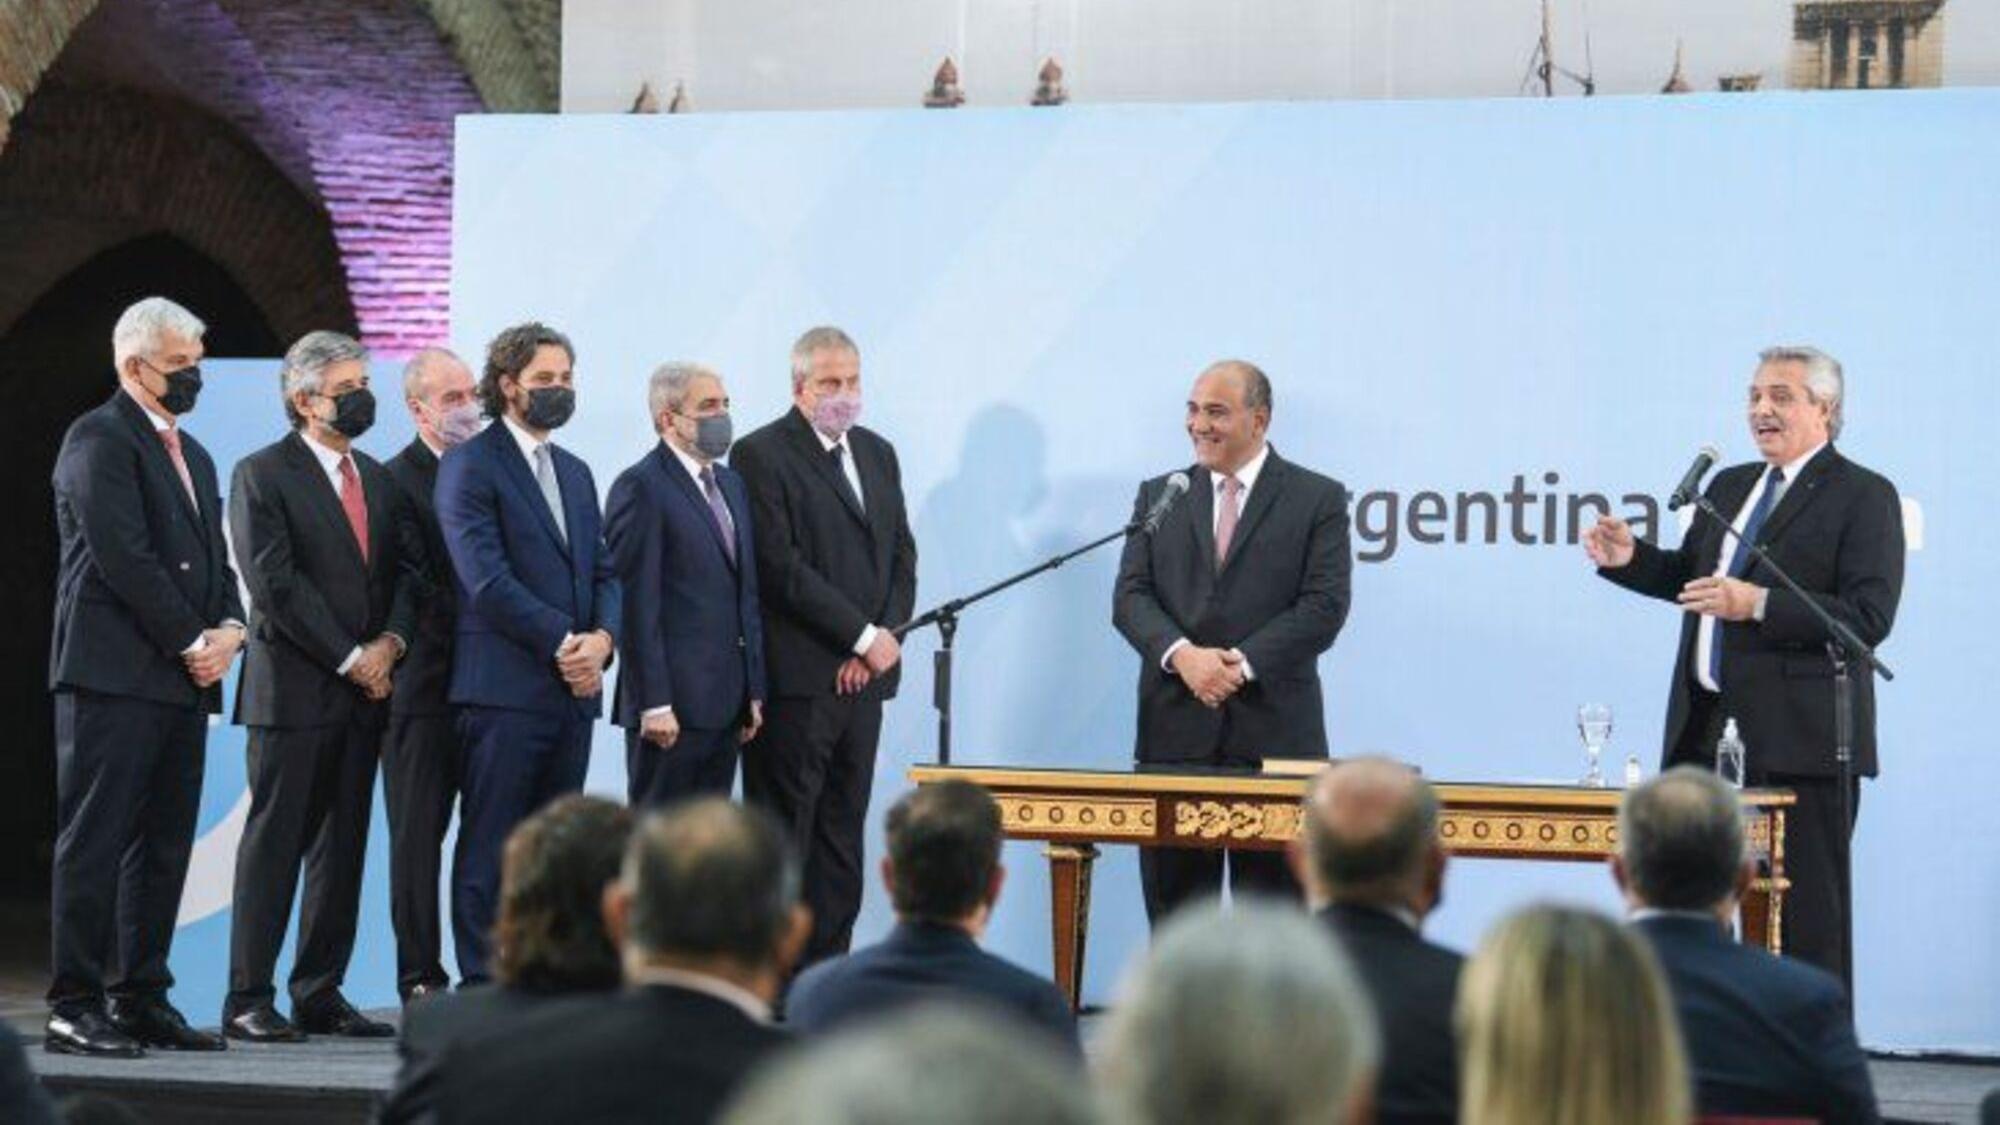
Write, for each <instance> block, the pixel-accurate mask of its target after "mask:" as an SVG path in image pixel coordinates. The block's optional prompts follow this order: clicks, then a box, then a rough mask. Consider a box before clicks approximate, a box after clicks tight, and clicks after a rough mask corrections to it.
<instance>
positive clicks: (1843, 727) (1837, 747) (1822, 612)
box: [1694, 493, 1896, 977]
mask: <svg viewBox="0 0 2000 1125" xmlns="http://www.w3.org/2000/svg"><path fill="white" fill-rule="evenodd" d="M1694 502H1695V506H1696V507H1698V508H1700V509H1701V511H1703V512H1705V513H1707V515H1708V517H1709V518H1710V519H1712V520H1714V521H1715V522H1716V523H1718V524H1720V525H1722V530H1723V532H1724V533H1725V534H1726V535H1727V537H1728V539H1734V540H1735V541H1736V542H1738V543H1740V544H1742V545H1743V546H1745V547H1748V548H1750V553H1751V554H1752V555H1753V556H1755V557H1756V559H1757V561H1758V562H1760V563H1763V564H1764V567H1765V569H1767V570H1769V571H1770V572H1771V573H1772V574H1775V575H1777V577H1778V581H1779V582H1781V583H1783V584H1784V587H1785V589H1787V590H1790V591H1791V592H1792V593H1794V594H1796V595H1798V598H1799V600H1800V601H1801V602H1804V603H1805V607H1806V608H1807V609H1808V610H1810V611H1811V612H1812V615H1813V617H1814V618H1815V619H1817V620H1818V621H1819V623H1820V624H1821V625H1822V626H1824V627H1825V628H1826V631H1827V634H1828V638H1827V642H1826V655H1827V659H1829V660H1831V661H1832V662H1833V760H1834V766H1835V769H1836V770H1837V776H1838V784H1839V786H1840V826H1841V831H1843V832H1847V833H1852V832H1853V831H1854V683H1853V681H1852V679H1851V678H1850V677H1849V675H1848V666H1849V665H1850V664H1852V663H1859V664H1861V665H1862V666H1863V668H1864V669H1865V670H1867V671H1873V672H1879V673H1881V676H1882V678H1883V679H1884V680H1893V679H1895V678H1896V674H1895V673H1894V672H1891V671H1890V670H1889V666H1888V665H1887V664H1884V663H1882V661H1881V658H1879V657H1877V656H1876V655H1875V650H1874V649H1873V648H1871V647H1869V646H1868V644H1867V643H1866V642H1864V641H1863V640H1862V639H1861V638H1860V637H1859V636H1857V635H1855V632H1854V630H1852V629H1850V628H1848V627H1847V623H1846V622H1845V621H1842V620H1841V619H1840V618H1838V617H1835V616H1834V615H1833V614H1831V613H1829V612H1827V609H1826V607H1825V606H1823V605H1821V604H1820V601H1819V599H1818V598H1816V597H1814V596H1813V595H1811V594H1809V593H1807V592H1806V591H1805V589H1804V588H1803V587H1801V586H1800V585H1799V584H1798V583H1797V582H1795V581H1793V580H1792V576H1791V575H1790V574H1789V573H1787V572H1786V571H1785V568H1784V567H1782V566H1779V565H1778V561H1777V560H1776V559H1774V558H1772V557H1771V554H1770V552H1769V551H1766V550H1765V549H1764V548H1763V546H1762V545H1761V544H1758V543H1753V542H1751V541H1749V540H1746V539H1744V538H1743V537H1742V536H1741V535H1739V534H1737V531H1736V528H1735V526H1734V525H1733V524H1731V523H1730V521H1729V520H1727V519H1725V518H1724V517H1723V515H1722V513H1721V512H1719V511H1717V510H1716V507H1715V502H1714V501H1712V500H1710V499H1709V498H1708V495H1707V494H1706V493H1701V494H1698V495H1697V496H1696V497H1695V501H1694ZM1728 539H1725V540H1724V542H1725V544H1726V543H1727V541H1728ZM1715 643H1717V644H1721V643H1722V638H1721V637H1720V636H1717V637H1716V639H1715ZM1746 772H1747V771H1746ZM1853 869H1854V859H1853V856H1852V855H1851V854H1850V855H1849V856H1848V859H1847V862H1846V863H1844V864H1842V865H1841V872H1840V881H1841V888H1840V890H1841V897H1842V898H1843V899H1844V900H1845V902H1844V904H1843V905H1844V909H1843V911H1842V921H1843V922H1844V923H1845V925H1846V926H1847V930H1848V934H1849V935H1850V939H1849V941H1848V942H1847V944H1848V945H1849V946H1852V944H1853V942H1852V938H1851V935H1852V934H1853V932H1854V886H1853V882H1854V870H1853ZM1853 968H1854V967H1853V965H1852V964H1851V963H1850V964H1849V965H1848V971H1849V974H1850V977H1851V974H1852V972H1853Z"/></svg>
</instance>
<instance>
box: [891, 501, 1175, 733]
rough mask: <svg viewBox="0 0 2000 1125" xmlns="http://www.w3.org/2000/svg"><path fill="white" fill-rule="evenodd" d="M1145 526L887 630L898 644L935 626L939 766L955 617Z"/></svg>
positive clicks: (947, 727)
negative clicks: (1013, 587) (920, 631)
mask: <svg viewBox="0 0 2000 1125" xmlns="http://www.w3.org/2000/svg"><path fill="white" fill-rule="evenodd" d="M1145 527H1146V521H1145V520H1144V519H1143V518H1142V519H1136V520H1133V521H1132V522H1131V523H1128V524H1126V525H1125V526H1123V527H1121V528H1119V529H1118V530H1117V531H1114V532H1112V533H1111V534H1109V535H1105V536H1102V537H1101V538H1098V539H1093V540H1091V541H1090V542H1088V543H1085V544H1084V545H1083V546H1081V547H1078V548H1076V549H1074V550H1070V551H1064V552H1063V553H1062V554H1059V555H1055V556H1053V557H1051V558H1048V559H1044V560H1043V561H1041V562H1039V563H1036V564H1035V565H1034V566H1031V567H1029V568H1028V569H1026V570H1024V571H1022V572H1020V573H1019V574H1016V575H1013V576H1011V577H1008V578H1004V579H1002V580H1001V581H998V582H995V583H994V584H992V585H991V586H988V587H986V588H985V589H983V590H978V591H975V592H973V593H970V594H967V595H965V596H964V597H961V598H953V599H951V600H950V601H947V602H944V603H941V604H940V605H938V606H936V607H935V608H932V609H929V610H926V611H924V612H923V613H921V614H918V615H917V616H916V617H913V618H911V619H910V620H908V621H906V622H904V623H903V624H901V625H898V626H896V627H895V628H893V629H891V630H889V631H890V633H892V634H894V635H895V637H896V639H897V640H899V641H900V640H902V639H903V637H905V636H907V635H909V634H910V633H914V632H916V631H917V630H919V629H922V628H924V627H925V626H927V625H935V626H937V630H938V639H939V641H940V642H941V643H940V644H939V647H938V650H937V653H936V655H935V656H934V657H933V667H934V669H935V671H934V674H933V676H932V683H931V703H932V705H933V706H935V707H936V708H937V716H938V755H937V764H938V765H941V766H948V765H950V764H951V643H952V638H953V637H954V636H956V635H957V633H958V615H959V614H960V613H962V612H964V611H965V610H966V609H968V608H970V607H971V606H973V605H974V604H976V603H978V602H982V601H985V600H986V599H987V598H990V597H992V596H993V595H995V594H997V593H999V592H1000V591H1002V590H1005V589H1007V588H1008V587H1010V586H1015V585H1018V584H1020V583H1022V582H1026V581H1027V580H1028V579H1030V578H1033V577H1034V576H1036V575H1038V574H1041V573H1043V572H1045V571H1050V570H1054V569H1055V568H1057V567H1059V566H1061V565H1062V564H1064V563H1066V562H1068V561H1070V560H1071V559H1073V558H1076V557H1077V556H1078V555H1083V554H1088V553H1089V552H1091V551H1095V550H1096V549H1098V548H1099V547H1102V546H1104V545H1105V544H1106V543H1110V542H1112V541H1113V540H1117V539H1124V538H1126V537H1128V536H1130V535H1131V534H1132V533H1133V532H1136V531H1141V530H1144V529H1145Z"/></svg>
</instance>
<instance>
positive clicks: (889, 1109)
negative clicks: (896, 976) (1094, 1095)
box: [723, 1006, 1097, 1125]
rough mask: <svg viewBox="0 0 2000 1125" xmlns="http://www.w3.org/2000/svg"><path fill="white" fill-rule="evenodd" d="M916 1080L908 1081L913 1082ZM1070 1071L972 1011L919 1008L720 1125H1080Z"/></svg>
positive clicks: (1029, 1039) (1034, 1042)
mask: <svg viewBox="0 0 2000 1125" xmlns="http://www.w3.org/2000/svg"><path fill="white" fill-rule="evenodd" d="M913 1075H917V1076H921V1078H920V1080H914V1081H913V1080H912V1076H913ZM1096 1119H1097V1117H1096V1106H1095V1104H1094V1103H1093V1101H1092V1099H1091V1094H1090V1091H1089V1089H1088V1087H1087V1086H1085V1085H1084V1084H1083V1083H1081V1082H1079V1081H1078V1080H1077V1072H1076V1065H1075V1064H1074V1063H1073V1062H1071V1061H1069V1060H1066V1059H1064V1058H1062V1057H1061V1056H1059V1055H1057V1054H1056V1053H1055V1052H1054V1051H1053V1050H1052V1049H1051V1048H1050V1047H1049V1046H1048V1045H1047V1044H1046V1043H1044V1042H1043V1041H1042V1040H1041V1039H1039V1038H1037V1037H1034V1036H1027V1035H1019V1034H1016V1030H1015V1028H1014V1026H1013V1025H1012V1024H1011V1023H1008V1022H1006V1021H1005V1020H1003V1019H1001V1018H1000V1017H998V1016H995V1015H991V1014H989V1013H985V1012H983V1011H981V1010H979V1009H977V1008H967V1009H960V1008H945V1007H942V1006H922V1007H917V1008H911V1009H908V1010H906V1011H904V1012H901V1013H899V1014H897V1015H894V1016H890V1017H887V1018H885V1019H882V1020H879V1021H876V1022H873V1023H869V1024H867V1025H865V1026H864V1027H863V1028H861V1029H859V1030H855V1031H850V1032H847V1033H844V1034H838V1035H832V1036H829V1037H827V1038H826V1039H823V1040H819V1041H818V1042H817V1043H816V1044H815V1045H813V1046H810V1047H808V1048H806V1049H804V1050H801V1051H798V1052H795V1053H794V1054H792V1055H790V1056H788V1057H787V1058H786V1059H784V1060H783V1061H782V1062H780V1063H778V1064H777V1065H775V1066H773V1067H771V1068H770V1069H768V1070H766V1071H765V1072H764V1073H763V1074H762V1075H761V1076H759V1077H758V1078H757V1079H756V1080H755V1081H753V1082H752V1083H751V1085H750V1087H749V1088H748V1089H746V1090H745V1091H744V1093H743V1095H742V1096H741V1098H740V1099H739V1100H738V1101H737V1103H736V1105H735V1106H734V1108H733V1109H731V1110H730V1112H728V1113H727V1114H725V1115H724V1116H723V1121H724V1122H725V1123H726V1125H806V1123H807V1122H810V1123H811V1125H930V1123H931V1122H934V1121H952V1122H957V1123H959V1125H1014V1123H1015V1122H1027V1121H1032V1122H1037V1123H1044V1125H1086V1123H1087V1122H1091V1121H1095V1120H1096Z"/></svg>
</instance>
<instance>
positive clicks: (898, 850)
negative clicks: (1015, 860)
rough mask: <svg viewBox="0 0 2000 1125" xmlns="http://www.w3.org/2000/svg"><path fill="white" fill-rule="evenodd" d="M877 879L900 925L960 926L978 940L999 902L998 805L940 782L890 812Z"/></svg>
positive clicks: (966, 787)
mask: <svg viewBox="0 0 2000 1125" xmlns="http://www.w3.org/2000/svg"><path fill="white" fill-rule="evenodd" d="M887 829H888V837H889V854H888V855H886V856H883V857H882V881H883V882H884V883H886V884H888V887H889V900H890V901H891V902H892V903H894V904H895V907H896V915H897V917H899V918H902V919H904V920H905V921H918V922H936V923H943V924H946V925H954V926H962V927H964V928H965V929H967V930H969V931H971V932H972V933H973V934H974V935H975V936H977V935H978V934H979V933H980V932H981V931H983V930H984V929H985V928H986V919H987V917H988V915H989V914H990V913H991V911H992V909H993V904H994V902H995V901H997V900H998V899H999V897H1000V885H1001V883H1002V882H1003V881H1004V880H1005V878H1006V869H1005V868H1003V867H1001V866H1000V839H1001V835H1000V806H999V805H998V804H997V803H995V802H994V800H993V797H992V796H991V795H990V794H988V793H987V792H986V790H984V789H981V788H980V787H979V786H977V785H973V784H971V783H970V782H965V781H946V782H943V783H941V784H938V785H926V786H923V787H922V788H919V789H915V790H912V791H910V792H909V793H906V794H904V795H903V799H902V800H900V801H897V802H896V803H895V804H894V805H893V806H891V807H890V809H889V816H888V821H887Z"/></svg>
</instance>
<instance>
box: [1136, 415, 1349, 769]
mask: <svg viewBox="0 0 2000 1125" xmlns="http://www.w3.org/2000/svg"><path fill="white" fill-rule="evenodd" d="M1188 476H1189V478H1190V479H1191V481H1192V484H1191V487H1190V488H1189V490H1188V495H1187V496H1186V497H1185V498H1183V499H1182V500H1181V502H1180V503H1179V504H1177V505H1175V506H1174V508H1173V510H1172V511H1170V512H1168V513H1167V515H1166V518H1165V519H1163V520H1162V521H1160V526H1159V528H1158V529H1157V530H1155V531H1154V532H1153V534H1151V535H1146V534H1143V533H1142V534H1137V535H1133V536H1132V537H1130V538H1129V539H1127V540H1126V541H1125V554H1124V557H1123V559H1121V560H1120V562H1119V564H1118V588H1117V594H1116V597H1115V599H1114V604H1113V608H1112V615H1111V616H1112V621H1113V623H1115V624H1116V625H1117V626H1118V631H1119V632H1120V633H1123V634H1124V635H1125V639H1126V640H1127V641H1129V642H1130V643H1131V645H1132V647H1133V648H1135V649H1137V650H1138V652H1139V661H1140V667H1139V740H1138V759H1139V760H1140V761H1141V762H1186V761H1200V760H1204V759H1210V758H1213V757H1215V756H1217V755H1222V756H1227V757H1232V758H1253V759H1262V758H1324V757H1326V754H1327V743H1326V714H1325V706H1324V704H1323V702H1322V701H1321V698H1320V686H1319V655H1320V654H1321V653H1323V652H1325V651H1326V650H1327V649H1329V648H1331V647H1333V640H1334V638H1335V637H1337V636H1339V635H1340V627H1341V625H1342V624H1343V623H1344V622H1345V621H1346V620H1347V606H1348V601H1349V593H1348V577H1349V574H1350V572H1351V570H1352V568H1353V557H1352V551H1351V550H1350V549H1349V542H1348V519H1347V490H1346V489H1345V488H1343V487H1342V486H1341V484H1340V482H1339V481H1336V480H1332V479H1329V478H1327V477H1323V476H1321V475H1319V474H1318V473H1315V472H1312V471H1311V470H1309V469H1304V468H1301V467H1299V466H1297V465H1294V464H1292V463H1291V462H1289V461H1286V460H1284V459H1283V458H1281V457H1279V456H1278V451H1277V450H1275V449H1273V450H1271V454H1270V456H1269V457H1268V458H1267V459H1266V460H1265V462H1264V467H1263V469H1262V470H1261V471H1260V473H1259V475H1258V477H1257V483H1256V485H1255V487H1253V488H1252V489H1251V490H1250V499H1249V502H1248V504H1247V505H1246V506H1245V508H1244V510H1243V517H1242V519H1241V520H1240V521H1239V522H1238V523H1237V527H1236V536H1235V538H1234V539H1233V540H1232V541H1231V543H1230V548H1229V557H1228V558H1227V559H1226V560H1224V561H1223V565H1222V567H1221V568H1220V571H1219V572H1218V569H1217V567H1216V565H1215V486H1214V480H1213V478H1212V477H1211V476H1210V475H1209V472H1208V470H1207V469H1204V468H1201V467H1199V466H1195V467H1192V468H1190V469H1189V471H1188ZM1164 487H1166V478H1165V477H1156V478H1154V479H1152V480H1149V481H1147V482H1146V483H1144V484H1142V485H1140V486H1139V495H1138V497H1137V499H1135V500H1134V501H1133V518H1134V519H1137V518H1139V517H1141V516H1143V515H1144V514H1145V513H1146V511H1147V510H1148V509H1150V508H1151V507H1152V506H1153V501H1154V499H1155V498H1156V497H1158V496H1159V494H1160V490H1161V489H1163V488H1164ZM1181 637H1186V638H1187V639H1188V641H1189V642H1190V643H1191V644H1197V645H1203V646H1211V647H1216V648H1237V649H1241V650H1242V652H1243V656H1244V658H1245V659H1247V660H1248V661H1249V662H1250V670H1251V672H1252V673H1253V674H1254V675H1255V676H1256V679H1254V680H1253V681H1251V682H1250V683H1248V684H1245V685H1244V686H1243V688H1242V690H1241V691H1238V692H1237V693H1236V694H1235V695H1234V696H1232V697H1230V699H1229V700H1228V701H1227V702H1226V703H1224V704H1223V705H1222V707H1221V708H1220V709H1214V710H1211V709H1210V708H1209V707H1207V706H1205V705H1204V704H1203V703H1202V702H1201V700H1199V699H1197V698H1195V695H1194V693H1193V692H1191V691H1189V690H1188V688H1187V685H1186V684H1183V683H1182V682H1181V679H1180V677H1179V676H1176V675H1174V674H1173V673H1172V672H1168V671H1163V670H1162V669H1161V667H1160V660H1161V658H1162V657H1164V656H1165V655H1166V652H1167V649H1168V648H1169V647H1170V646H1171V645H1172V644H1173V642H1174V641H1175V640H1177V639H1179V638H1181Z"/></svg>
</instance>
